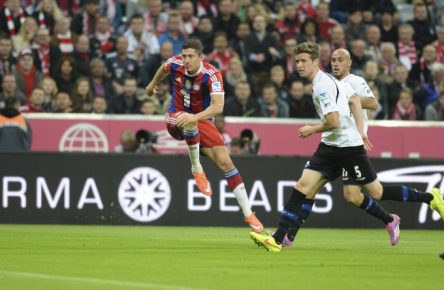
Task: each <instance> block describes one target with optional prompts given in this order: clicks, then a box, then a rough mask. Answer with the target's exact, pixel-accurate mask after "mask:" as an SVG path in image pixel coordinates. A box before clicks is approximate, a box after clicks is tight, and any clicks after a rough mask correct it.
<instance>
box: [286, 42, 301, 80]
mask: <svg viewBox="0 0 444 290" xmlns="http://www.w3.org/2000/svg"><path fill="white" fill-rule="evenodd" d="M297 45H298V43H297V41H296V39H295V38H287V39H285V40H284V52H285V55H284V57H283V65H284V67H285V76H286V78H288V77H289V76H290V75H291V74H293V73H294V72H296V64H295V62H294V56H293V51H294V49H295V48H296V47H297Z"/></svg>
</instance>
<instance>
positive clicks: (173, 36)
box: [159, 12, 185, 55]
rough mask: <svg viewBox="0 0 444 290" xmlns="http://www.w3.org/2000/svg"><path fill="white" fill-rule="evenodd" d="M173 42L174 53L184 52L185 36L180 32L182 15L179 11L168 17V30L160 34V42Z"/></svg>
mask: <svg viewBox="0 0 444 290" xmlns="http://www.w3.org/2000/svg"><path fill="white" fill-rule="evenodd" d="M166 41H168V42H171V43H172V44H173V54H174V55H176V54H180V53H181V52H182V45H183V43H184V42H185V36H184V35H183V34H182V32H180V15H179V13H177V12H171V13H170V15H169V17H168V26H167V31H166V32H165V33H163V34H162V35H160V36H159V44H160V45H162V43H164V42H166Z"/></svg>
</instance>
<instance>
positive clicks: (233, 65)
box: [224, 58, 248, 99]
mask: <svg viewBox="0 0 444 290" xmlns="http://www.w3.org/2000/svg"><path fill="white" fill-rule="evenodd" d="M242 81H248V76H247V74H246V73H245V71H244V68H243V67H242V63H241V62H240V60H239V59H238V58H233V59H232V60H231V62H230V64H229V65H228V71H227V73H226V75H225V77H224V91H225V98H226V99H229V98H232V97H233V96H234V88H235V87H236V85H237V84H238V83H239V82H242Z"/></svg>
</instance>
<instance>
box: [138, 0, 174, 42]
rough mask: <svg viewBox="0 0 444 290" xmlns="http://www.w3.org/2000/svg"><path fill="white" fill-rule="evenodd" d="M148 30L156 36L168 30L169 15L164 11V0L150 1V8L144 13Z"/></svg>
mask: <svg viewBox="0 0 444 290" xmlns="http://www.w3.org/2000/svg"><path fill="white" fill-rule="evenodd" d="M144 17H145V25H146V29H145V31H146V32H151V33H152V34H154V35H156V36H160V35H161V34H163V33H165V32H166V31H167V23H168V15H167V14H166V13H165V12H162V1H161V0H151V1H149V2H148V10H146V13H145V14H144Z"/></svg>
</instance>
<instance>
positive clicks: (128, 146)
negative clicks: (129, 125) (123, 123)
mask: <svg viewBox="0 0 444 290" xmlns="http://www.w3.org/2000/svg"><path fill="white" fill-rule="evenodd" d="M114 152H115V153H144V152H143V150H142V148H141V147H140V146H139V144H138V142H137V139H136V134H134V132H133V131H131V130H123V131H122V132H120V144H119V145H117V146H116V147H114Z"/></svg>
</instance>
